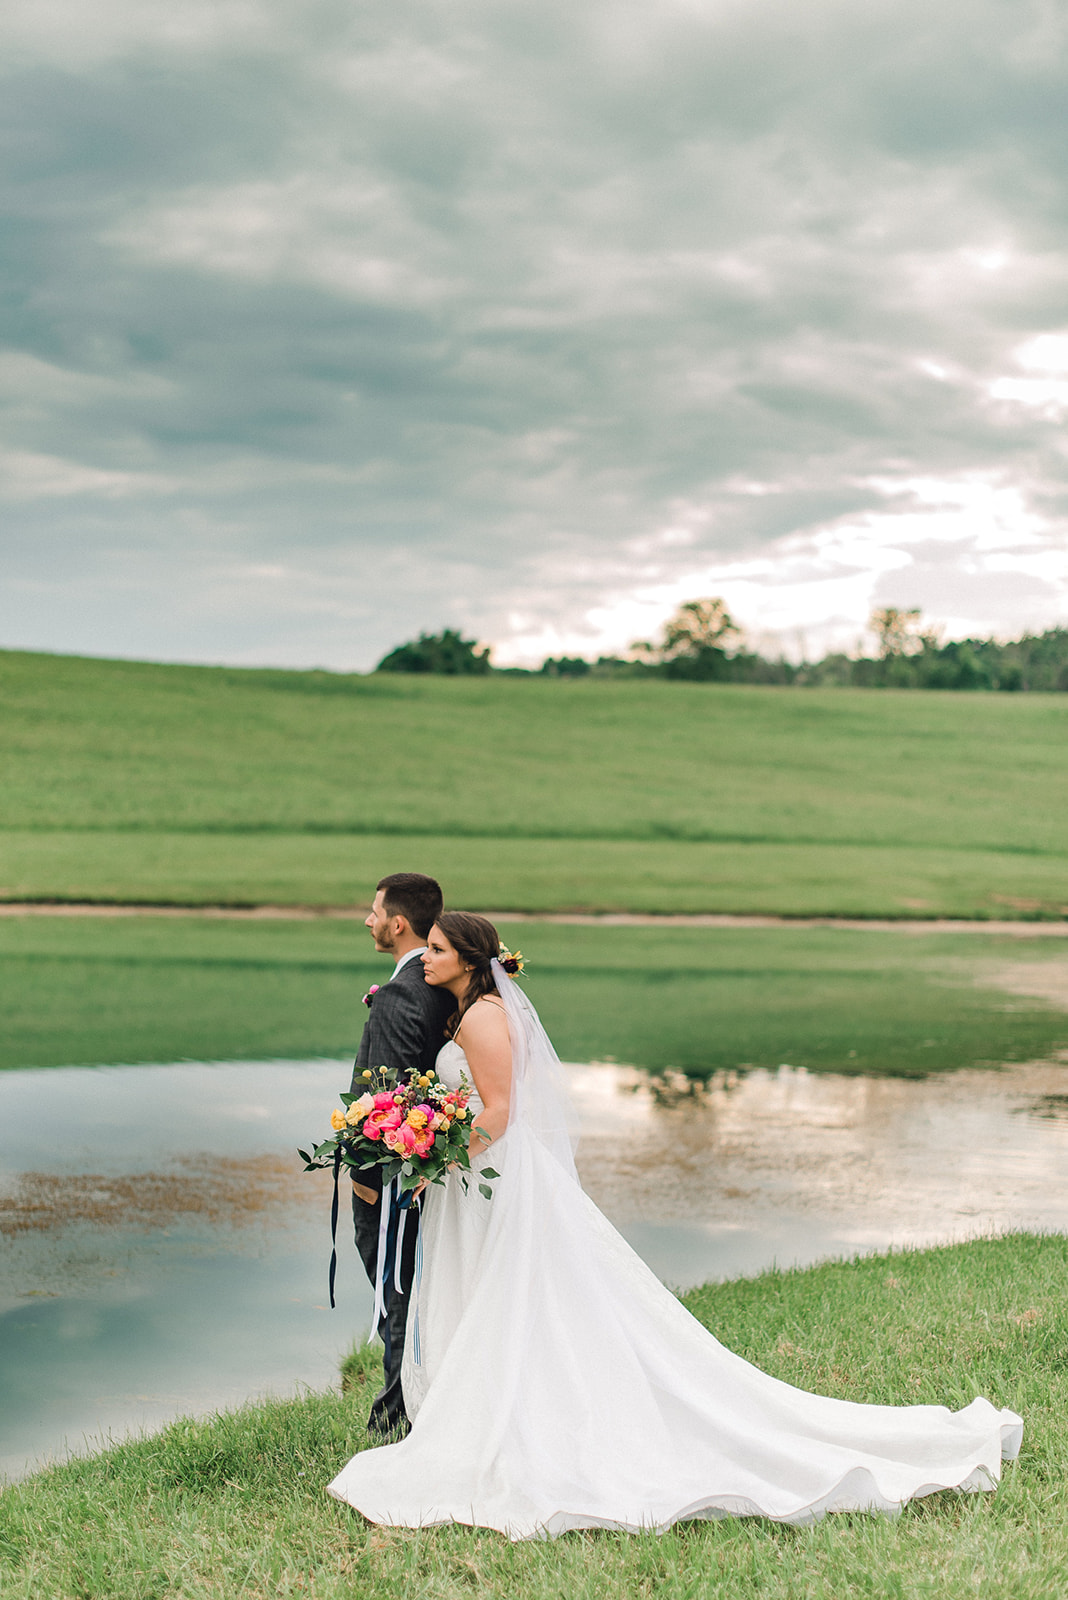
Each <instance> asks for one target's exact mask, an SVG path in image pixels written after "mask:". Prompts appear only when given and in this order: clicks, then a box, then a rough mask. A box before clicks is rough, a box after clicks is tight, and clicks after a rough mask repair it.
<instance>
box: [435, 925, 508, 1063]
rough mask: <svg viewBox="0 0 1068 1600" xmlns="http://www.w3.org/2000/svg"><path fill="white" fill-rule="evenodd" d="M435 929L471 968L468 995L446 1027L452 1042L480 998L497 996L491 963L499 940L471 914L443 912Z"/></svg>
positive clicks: (492, 928)
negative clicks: (467, 1013)
mask: <svg viewBox="0 0 1068 1600" xmlns="http://www.w3.org/2000/svg"><path fill="white" fill-rule="evenodd" d="M434 926H435V927H436V928H439V929H440V930H441V932H442V933H443V934H444V935H445V937H446V939H448V941H449V943H450V944H451V945H452V947H453V949H454V950H455V951H456V954H457V955H458V956H459V957H460V960H461V961H462V962H463V964H464V966H465V967H470V968H471V976H470V978H469V979H468V983H467V992H466V993H465V995H464V997H463V999H462V1000H461V1001H460V1004H459V1006H458V1007H457V1009H456V1010H455V1011H454V1012H453V1014H452V1016H451V1017H450V1018H449V1020H448V1022H447V1024H446V1026H445V1032H446V1034H447V1036H448V1037H449V1038H450V1039H453V1038H455V1036H456V1030H457V1028H459V1026H460V1024H461V1022H462V1021H463V1019H464V1012H465V1011H468V1010H470V1008H471V1007H472V1006H473V1005H474V1003H475V1001H476V1000H481V999H482V997H483V995H487V994H496V993H497V985H496V984H495V983H494V981H493V967H492V965H491V963H492V962H493V960H494V958H495V957H496V956H499V955H500V952H501V941H500V936H499V935H498V933H497V930H496V928H495V927H494V926H493V923H492V922H491V921H490V920H489V918H488V917H480V916H479V915H478V914H477V912H474V911H443V912H442V913H441V916H440V917H439V918H438V920H437V922H436V923H435V924H434Z"/></svg>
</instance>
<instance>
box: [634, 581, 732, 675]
mask: <svg viewBox="0 0 1068 1600" xmlns="http://www.w3.org/2000/svg"><path fill="white" fill-rule="evenodd" d="M741 639H742V630H741V629H740V628H739V627H738V625H737V623H736V622H735V621H734V618H733V617H732V616H731V614H730V612H729V611H728V610H727V606H726V603H725V602H724V601H723V600H720V599H718V598H713V599H705V600H687V601H685V602H684V604H683V605H681V606H679V608H678V610H677V611H676V612H675V614H674V616H672V617H669V619H668V621H667V622H666V623H665V625H664V637H663V639H662V640H661V642H660V643H659V644H651V643H649V642H648V641H646V640H639V641H638V642H637V643H636V644H634V645H633V646H632V647H631V648H632V649H633V650H635V651H636V652H638V653H640V655H643V656H644V657H645V658H646V659H652V660H655V661H656V662H657V663H658V664H659V666H660V668H661V670H662V671H663V673H664V675H665V677H668V678H690V679H694V680H697V681H698V682H704V683H708V682H715V681H716V680H718V679H723V678H729V677H730V676H731V671H730V657H729V655H728V648H727V647H728V645H729V644H730V643H732V642H733V641H737V642H738V643H739V644H740V643H741Z"/></svg>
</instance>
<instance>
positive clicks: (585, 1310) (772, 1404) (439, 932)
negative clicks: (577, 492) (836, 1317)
mask: <svg viewBox="0 0 1068 1600" xmlns="http://www.w3.org/2000/svg"><path fill="white" fill-rule="evenodd" d="M500 948H501V946H500V942H499V940H498V937H497V933H496V930H495V928H494V927H493V925H492V923H490V922H488V921H487V920H486V918H485V917H478V916H474V915H471V914H468V913H466V912H458V911H454V912H446V913H444V914H443V915H442V916H441V917H440V918H439V919H438V922H437V923H436V925H435V926H434V928H433V929H432V930H431V933H430V936H429V939H428V948H427V950H426V953H425V954H424V955H423V958H422V959H423V965H424V969H425V974H426V981H427V982H428V983H431V984H434V985H436V986H442V987H444V988H447V989H449V990H450V991H451V992H452V993H453V994H454V995H455V996H456V999H457V1002H458V1008H457V1014H456V1017H455V1018H454V1021H453V1024H452V1034H453V1037H452V1038H451V1039H450V1041H449V1042H448V1043H447V1044H446V1045H445V1047H444V1048H443V1050H442V1051H441V1054H440V1055H439V1057H438V1066H437V1070H438V1073H439V1075H440V1077H441V1078H442V1079H443V1080H445V1082H446V1083H447V1084H448V1085H449V1087H450V1088H456V1087H458V1086H459V1082H460V1074H461V1072H463V1073H465V1075H466V1076H467V1077H468V1078H469V1079H470V1080H472V1081H473V1084H474V1087H475V1090H476V1091H477V1092H476V1093H475V1094H473V1095H472V1098H471V1101H470V1107H469V1110H470V1114H471V1116H472V1119H473V1125H472V1130H471V1139H470V1153H471V1158H472V1166H473V1168H475V1169H478V1168H479V1167H480V1166H483V1165H492V1167H493V1168H494V1169H496V1170H497V1171H498V1172H499V1174H500V1176H499V1177H498V1178H497V1179H496V1180H495V1181H494V1182H493V1183H492V1198H491V1199H489V1200H487V1199H485V1198H484V1197H483V1195H482V1194H480V1192H479V1188H478V1182H477V1179H475V1178H474V1174H473V1175H472V1180H473V1181H471V1182H470V1183H469V1184H468V1187H467V1189H466V1191H465V1190H464V1187H463V1185H462V1184H461V1182H460V1180H459V1177H458V1175H455V1174H454V1175H452V1176H450V1177H449V1178H448V1179H447V1180H446V1182H445V1184H444V1185H434V1186H432V1187H431V1188H430V1189H429V1191H428V1192H427V1193H426V1195H425V1197H424V1200H423V1216H422V1223H421V1227H420V1253H421V1257H422V1261H421V1268H419V1269H417V1273H418V1279H417V1284H416V1288H415V1290H414V1291H413V1294H412V1300H411V1305H410V1308H409V1313H408V1330H407V1336H406V1339H405V1351H404V1369H403V1374H402V1383H403V1388H404V1400H405V1405H406V1408H407V1411H408V1415H409V1416H410V1417H411V1418H412V1421H413V1426H412V1430H411V1432H410V1434H409V1435H408V1436H407V1438H405V1439H402V1440H401V1441H400V1442H399V1443H394V1444H387V1445H382V1446H380V1447H379V1448H377V1449H369V1450H364V1451H362V1452H361V1453H360V1454H359V1455H356V1456H354V1457H353V1458H352V1460H351V1461H350V1462H349V1463H348V1465H347V1466H345V1467H343V1468H342V1470H341V1471H340V1472H339V1473H338V1475H337V1477H336V1478H335V1479H334V1481H333V1483H331V1484H330V1486H329V1489H330V1493H331V1494H333V1495H335V1496H336V1497H337V1498H338V1499H339V1500H344V1501H347V1502H348V1503H349V1504H350V1505H352V1506H354V1507H355V1508H356V1509H357V1510H358V1511H361V1512H362V1513H363V1514H364V1516H366V1517H368V1518H370V1520H371V1521H373V1522H379V1523H386V1524H390V1525H392V1526H398V1527H427V1526H430V1525H433V1524H435V1523H443V1522H458V1523H466V1524H468V1525H471V1526H477V1527H486V1528H497V1529H499V1530H500V1531H501V1532H502V1533H505V1534H507V1535H508V1536H509V1537H510V1538H512V1539H528V1538H546V1537H552V1536H555V1535H557V1534H561V1533H564V1532H566V1531H567V1530H568V1529H569V1528H616V1529H627V1530H633V1531H638V1530H656V1531H662V1530H664V1529H665V1528H667V1527H669V1526H670V1525H671V1524H672V1523H673V1522H676V1521H679V1520H681V1519H684V1518H693V1517H719V1516H726V1515H735V1516H763V1517H769V1518H772V1519H773V1520H775V1521H777V1522H792V1523H807V1522H812V1521H814V1520H815V1519H816V1518H817V1517H820V1516H822V1515H823V1514H824V1513H825V1512H828V1511H851V1510H871V1511H885V1512H894V1511H897V1510H898V1509H899V1508H900V1507H901V1506H902V1505H903V1504H904V1502H905V1501H907V1500H911V1499H915V1498H917V1497H918V1496H920V1495H925V1494H931V1493H932V1492H933V1491H935V1490H937V1489H950V1488H956V1489H964V1490H979V1489H992V1488H994V1487H995V1485H996V1484H997V1481H998V1478H999V1475H1000V1467H1001V1460H1002V1457H1003V1456H1004V1457H1006V1458H1009V1459H1011V1458H1012V1457H1014V1456H1015V1455H1016V1454H1017V1452H1018V1450H1019V1447H1020V1439H1021V1434H1022V1430H1023V1424H1022V1422H1021V1420H1020V1418H1019V1417H1018V1416H1016V1415H1015V1414H1014V1413H1013V1412H1011V1411H998V1410H995V1408H994V1407H993V1406H992V1405H991V1404H990V1403H989V1401H987V1400H983V1399H976V1400H973V1401H972V1403H971V1405H969V1406H966V1407H965V1409H964V1410H963V1411H958V1412H950V1411H948V1410H947V1409H946V1408H945V1407H944V1406H901V1407H895V1406H873V1405H858V1404H855V1403H853V1402H851V1401H846V1400H831V1399H827V1398H825V1397H823V1396H820V1395H814V1394H808V1393H806V1392H804V1391H803V1390H800V1389H794V1388H791V1387H790V1385H789V1384H786V1383H782V1382H780V1381H779V1380H778V1379H777V1378H771V1377H768V1376H767V1374H765V1373H763V1372H761V1371H759V1370H758V1369H757V1368H756V1367H753V1366H750V1365H749V1363H748V1362H746V1361H743V1360H742V1358H741V1357H740V1356H736V1355H732V1353H731V1352H730V1351H729V1350H727V1349H725V1348H724V1347H723V1345H721V1344H719V1343H718V1341H717V1340H716V1339H715V1338H713V1336H712V1334H710V1333H709V1332H708V1331H707V1330H706V1329H705V1328H704V1327H703V1326H702V1325H701V1324H700V1323H699V1322H697V1321H696V1319H695V1318H694V1317H692V1316H691V1315H690V1313H689V1312H688V1311H686V1310H685V1308H684V1307H683V1306H682V1305H681V1304H680V1303H679V1301H678V1300H677V1299H676V1298H675V1296H674V1295H673V1294H671V1293H670V1291H669V1290H667V1289H665V1288H664V1286H663V1285H662V1284H661V1283H660V1281H659V1280H658V1279H657V1278H656V1277H655V1275H654V1274H653V1273H652V1272H651V1271H650V1270H649V1268H648V1267H646V1265H645V1264H644V1262H643V1261H642V1260H641V1259H640V1258H639V1257H638V1256H637V1255H635V1253H634V1252H633V1251H632V1250H631V1248H630V1246H629V1245H628V1244H627V1243H626V1242H625V1240H623V1239H622V1238H621V1237H620V1235H619V1234H618V1233H617V1232H616V1231H615V1229H614V1228H613V1227H612V1226H611V1225H610V1223H609V1222H608V1221H607V1220H606V1219H605V1217H603V1216H602V1215H601V1213H600V1212H599V1211H598V1210H597V1207H596V1206H595V1205H594V1204H593V1202H592V1201H591V1200H590V1199H589V1198H588V1197H587V1196H586V1195H585V1194H584V1193H583V1191H582V1188H581V1187H580V1185H579V1181H578V1178H577V1176H576V1172H575V1164H574V1158H573V1141H572V1136H571V1130H570V1128H569V1125H568V1112H567V1092H566V1086H565V1084H564V1075H563V1071H562V1068H561V1066H560V1063H559V1061H558V1060H557V1057H556V1054H555V1052H554V1050H553V1048H552V1045H551V1044H550V1043H549V1040H548V1038H547V1036H546V1034H545V1031H544V1029H543V1028H542V1026H541V1024H540V1022H539V1021H538V1017H537V1014H536V1012H535V1011H534V1009H533V1007H532V1006H531V1005H530V1003H529V1001H528V1000H527V998H526V996H525V995H524V994H523V993H522V991H521V990H520V988H519V986H518V984H516V983H515V982H513V980H512V978H510V977H509V976H508V975H507V973H506V972H505V970H504V968H503V967H502V965H501V961H500V959H499V951H500ZM490 1147H492V1152H491V1156H492V1159H491V1160H489V1159H487V1160H483V1157H484V1156H485V1153H486V1152H487V1150H489V1149H490Z"/></svg>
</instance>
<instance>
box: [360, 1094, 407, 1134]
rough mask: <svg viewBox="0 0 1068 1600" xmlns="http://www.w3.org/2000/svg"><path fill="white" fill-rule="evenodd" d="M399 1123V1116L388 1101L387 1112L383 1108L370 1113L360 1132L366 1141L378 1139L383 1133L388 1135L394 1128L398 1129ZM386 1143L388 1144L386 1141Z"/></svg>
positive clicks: (394, 1107)
mask: <svg viewBox="0 0 1068 1600" xmlns="http://www.w3.org/2000/svg"><path fill="white" fill-rule="evenodd" d="M400 1122H401V1114H400V1112H399V1111H398V1110H397V1108H396V1106H395V1105H393V1103H392V1101H390V1102H389V1109H388V1110H387V1109H386V1107H385V1106H383V1107H382V1108H381V1109H380V1110H376V1111H372V1112H371V1114H370V1116H369V1117H368V1118H367V1121H366V1122H365V1123H364V1125H363V1129H362V1132H363V1134H364V1137H365V1138H367V1139H380V1138H381V1137H382V1135H383V1134H384V1133H390V1132H392V1131H393V1129H394V1128H399V1127H400ZM386 1143H387V1144H388V1143H389V1140H388V1139H387V1140H386Z"/></svg>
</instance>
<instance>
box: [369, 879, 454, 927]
mask: <svg viewBox="0 0 1068 1600" xmlns="http://www.w3.org/2000/svg"><path fill="white" fill-rule="evenodd" d="M378 888H379V889H381V891H382V904H383V906H384V907H385V911H386V915H387V917H406V918H407V919H408V923H409V926H410V927H411V930H412V932H413V933H417V934H418V935H419V937H420V939H425V938H426V936H427V934H428V933H429V932H430V930H431V928H432V927H433V926H434V924H435V922H436V921H437V920H438V918H439V917H440V916H441V908H442V906H443V905H444V904H445V901H444V898H443V896H442V893H441V884H440V883H439V882H438V880H437V879H436V878H428V877H426V876H425V875H424V874H423V873H422V872H391V873H390V875H389V877H388V878H382V879H380V881H379V883H378Z"/></svg>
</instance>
